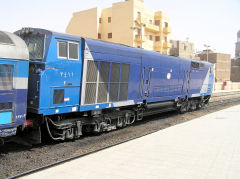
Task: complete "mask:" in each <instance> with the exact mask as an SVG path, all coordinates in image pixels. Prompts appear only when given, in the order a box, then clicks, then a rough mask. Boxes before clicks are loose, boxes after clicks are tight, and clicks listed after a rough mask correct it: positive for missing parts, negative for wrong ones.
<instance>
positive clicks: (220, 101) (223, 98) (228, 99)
mask: <svg viewBox="0 0 240 179" xmlns="http://www.w3.org/2000/svg"><path fill="white" fill-rule="evenodd" d="M235 104H240V91H238V92H229V93H222V95H219V94H217V95H216V94H214V95H213V96H212V98H211V100H210V103H209V105H208V107H207V108H205V109H203V110H199V111H194V112H190V113H186V114H183V115H178V114H177V113H176V114H173V115H168V114H165V115H163V116H161V117H159V115H154V117H153V118H152V117H151V119H146V121H139V123H137V124H136V125H133V126H131V127H128V128H135V127H136V128H138V127H139V126H141V125H142V124H147V123H148V122H150V123H151V122H153V123H154V122H158V121H164V120H165V121H164V122H163V124H164V126H163V127H157V128H153V129H151V130H150V131H145V132H143V133H141V134H136V135H134V136H133V137H129V138H126V137H125V138H122V139H119V140H116V141H110V142H106V143H105V144H104V145H100V146H98V147H95V148H94V149H89V150H86V151H82V152H79V153H77V154H76V153H75V154H73V155H69V156H67V157H64V158H62V159H58V160H57V161H54V162H50V163H47V164H45V165H42V166H39V167H35V168H32V169H30V170H27V171H26V170H25V171H21V172H18V173H17V174H16V172H15V174H14V172H13V174H12V175H11V176H6V175H3V176H1V175H0V178H1V177H3V178H6V177H7V178H9V179H11V178H19V177H23V176H26V175H29V174H31V173H34V172H38V171H40V170H44V169H47V168H50V167H53V166H56V165H59V164H62V163H64V162H68V161H71V160H73V159H76V158H80V157H83V156H86V155H89V154H92V153H96V152H98V151H100V150H104V149H107V148H110V147H113V146H116V145H119V144H122V143H124V142H127V141H130V140H134V139H137V138H140V137H143V136H145V135H149V134H152V133H154V132H157V131H159V130H161V129H163V128H166V127H169V126H172V125H175V124H178V123H182V122H185V121H188V120H191V119H194V118H196V117H199V116H201V115H205V114H206V113H208V112H209V113H210V112H214V111H217V110H220V109H221V108H224V107H228V106H231V105H235ZM181 116H183V119H184V120H180V121H177V120H178V118H181ZM184 116H185V117H186V118H187V119H186V120H185V117H184ZM166 117H167V118H176V119H175V120H167V119H165V118H166ZM159 118H160V119H162V120H157V119H159ZM153 126H154V125H153ZM124 130H126V131H128V129H127V128H125V129H122V130H118V131H115V133H117V135H118V133H121V131H123V133H124ZM111 133H113V136H115V135H116V134H114V132H111ZM111 133H107V134H110V136H108V138H110V137H111ZM107 134H106V135H107ZM102 136H103V135H100V136H95V137H96V139H95V138H94V141H96V140H97V138H98V137H100V138H101V137H102ZM90 138H91V137H90ZM83 140H84V139H83ZM89 140H91V139H89ZM79 141H81V139H80V140H79ZM79 141H76V142H78V143H79ZM20 153H21V152H20ZM0 166H1V162H0ZM0 171H2V170H1V167H0Z"/></svg>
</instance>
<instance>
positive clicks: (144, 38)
mask: <svg viewBox="0 0 240 179" xmlns="http://www.w3.org/2000/svg"><path fill="white" fill-rule="evenodd" d="M135 40H136V41H137V42H141V41H142V42H146V41H147V37H146V36H144V35H143V36H142V40H141V35H135Z"/></svg>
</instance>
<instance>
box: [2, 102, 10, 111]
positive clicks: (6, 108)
mask: <svg viewBox="0 0 240 179" xmlns="http://www.w3.org/2000/svg"><path fill="white" fill-rule="evenodd" d="M11 109H12V103H11V102H9V103H0V111H1V110H11Z"/></svg>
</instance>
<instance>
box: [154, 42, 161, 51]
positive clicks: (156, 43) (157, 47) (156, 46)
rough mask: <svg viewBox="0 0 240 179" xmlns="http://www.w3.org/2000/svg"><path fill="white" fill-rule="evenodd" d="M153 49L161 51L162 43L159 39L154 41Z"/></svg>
mask: <svg viewBox="0 0 240 179" xmlns="http://www.w3.org/2000/svg"><path fill="white" fill-rule="evenodd" d="M154 50H155V51H158V52H161V51H162V44H161V42H160V41H159V42H155V43H154Z"/></svg>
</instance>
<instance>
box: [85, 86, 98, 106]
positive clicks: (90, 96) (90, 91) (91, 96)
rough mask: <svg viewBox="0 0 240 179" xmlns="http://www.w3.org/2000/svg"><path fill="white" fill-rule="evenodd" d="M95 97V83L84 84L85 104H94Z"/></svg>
mask: <svg viewBox="0 0 240 179" xmlns="http://www.w3.org/2000/svg"><path fill="white" fill-rule="evenodd" d="M95 99H96V83H87V84H86V93H85V104H94V103H95Z"/></svg>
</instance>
